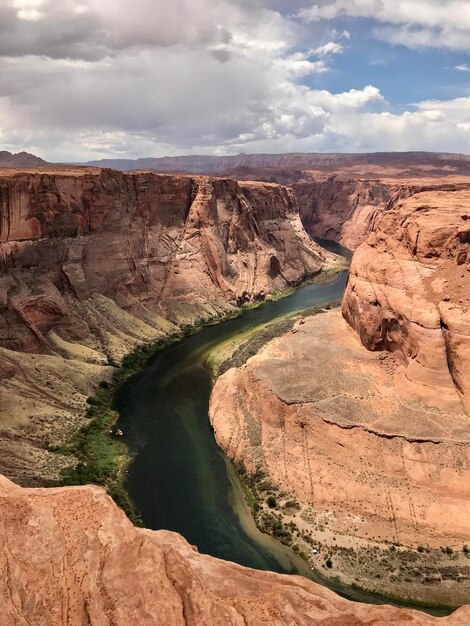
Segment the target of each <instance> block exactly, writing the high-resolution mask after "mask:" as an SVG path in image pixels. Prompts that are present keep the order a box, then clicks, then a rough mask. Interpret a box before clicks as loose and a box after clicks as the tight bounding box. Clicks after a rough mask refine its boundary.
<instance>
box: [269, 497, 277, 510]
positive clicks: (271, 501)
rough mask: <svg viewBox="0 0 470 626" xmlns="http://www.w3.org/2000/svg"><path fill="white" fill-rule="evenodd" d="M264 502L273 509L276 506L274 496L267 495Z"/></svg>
mask: <svg viewBox="0 0 470 626" xmlns="http://www.w3.org/2000/svg"><path fill="white" fill-rule="evenodd" d="M266 504H267V505H268V506H269V508H270V509H275V508H276V507H277V501H276V498H275V497H274V496H268V497H267V498H266Z"/></svg>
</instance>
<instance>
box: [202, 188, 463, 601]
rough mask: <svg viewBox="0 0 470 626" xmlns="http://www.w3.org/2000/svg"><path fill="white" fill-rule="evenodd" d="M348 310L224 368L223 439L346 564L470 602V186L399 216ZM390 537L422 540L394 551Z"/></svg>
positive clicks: (369, 582)
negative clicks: (294, 505) (469, 550)
mask: <svg viewBox="0 0 470 626" xmlns="http://www.w3.org/2000/svg"><path fill="white" fill-rule="evenodd" d="M342 312H343V315H344V318H345V320H347V322H348V323H349V325H350V326H348V325H347V323H346V321H345V320H344V319H342V317H341V315H340V313H339V312H338V311H336V312H330V313H324V314H321V315H318V316H315V317H311V318H309V319H307V320H306V321H304V320H301V321H300V322H298V323H297V325H296V326H295V327H294V329H293V331H292V332H290V333H289V334H287V335H285V336H283V337H280V338H279V339H275V340H273V341H271V342H270V343H269V344H267V345H266V346H265V347H264V348H263V349H262V350H261V351H260V352H259V353H258V354H257V355H256V356H255V357H253V358H252V359H250V360H249V361H248V362H247V363H246V365H244V366H243V367H239V368H238V369H232V370H229V371H228V372H227V373H226V374H224V375H223V376H222V377H221V378H219V380H218V381H217V383H216V385H215V388H214V392H213V395H212V399H211V409H210V411H211V419H212V423H213V425H214V429H215V432H216V437H217V440H218V441H219V443H220V445H221V446H222V448H223V449H224V450H226V451H227V453H228V454H229V456H230V457H231V458H233V459H235V460H236V461H239V462H243V463H244V464H245V465H246V466H247V468H248V470H249V471H250V472H252V473H254V472H255V471H256V470H261V471H262V472H264V473H265V474H266V476H267V477H268V479H269V480H271V481H272V482H273V483H274V485H276V486H277V488H278V489H279V490H281V491H282V492H285V496H283V497H282V498H281V496H279V498H280V501H279V507H278V510H279V511H280V513H281V514H282V515H284V512H285V510H287V513H285V515H286V520H287V521H289V520H291V521H292V520H293V521H295V523H296V524H297V526H298V527H299V528H300V529H301V530H302V532H304V533H305V532H307V533H309V532H311V533H313V535H312V537H313V541H314V544H315V543H317V542H318V543H323V544H324V545H325V546H326V547H327V548H326V549H327V550H329V551H330V552H331V554H332V555H333V557H332V560H333V567H332V568H331V573H333V575H335V574H336V575H340V576H341V577H342V578H343V579H345V580H349V581H350V582H354V581H359V582H360V584H362V585H364V586H366V587H368V588H370V589H376V590H380V589H381V590H388V591H389V593H394V594H398V595H400V596H402V597H403V596H404V595H412V596H413V597H415V598H420V599H423V600H424V599H428V600H431V599H434V600H437V599H438V600H440V601H445V602H451V603H452V602H457V603H459V602H460V603H461V602H465V601H468V598H469V597H470V582H469V581H470V568H469V563H468V559H467V558H466V556H465V553H463V552H462V549H463V546H465V545H466V544H468V543H470V542H469V540H470V474H469V472H470V469H469V468H470V386H469V385H470V191H468V190H462V189H460V190H455V191H453V192H449V191H446V192H444V191H433V192H429V191H428V192H422V193H417V194H415V195H413V196H411V197H410V198H407V199H405V200H402V201H397V202H396V203H395V205H394V206H393V207H391V208H390V209H389V210H387V211H386V212H384V214H383V215H382V217H381V218H380V219H379V220H378V221H377V226H376V232H374V233H373V234H371V235H370V236H369V237H368V239H367V240H366V241H365V242H364V243H363V244H362V245H361V246H359V248H358V250H357V251H356V253H355V255H354V257H353V261H352V265H351V270H350V277H349V280H348V285H347V288H346V291H345V295H344V298H343V304H342ZM292 499H294V500H295V501H297V502H298V503H299V505H300V512H297V513H296V512H295V510H294V512H293V511H289V505H288V502H289V501H290V500H292ZM286 507H287V508H286ZM385 542H393V543H395V544H396V545H401V546H406V547H408V548H414V550H411V551H408V552H407V551H406V550H405V551H404V552H403V555H402V556H401V557H400V554H401V552H400V551H397V553H396V554H395V553H394V555H393V558H391V557H390V553H389V552H388V551H386V552H384V545H385ZM418 546H421V549H420V552H417V551H416V548H417V547H418ZM424 546H426V547H428V548H429V552H428V551H427V548H426V550H425V549H424ZM445 546H448V548H449V549H448V553H449V554H450V555H452V556H451V558H450V560H448V562H446V561H445V557H443V554H442V551H440V550H439V549H440V548H442V549H443V548H444V547H445ZM370 549H373V550H374V551H377V550H379V551H378V552H374V555H373V558H371V557H370ZM433 549H434V550H433ZM348 550H353V555H354V557H351V554H350V553H348ZM452 550H453V551H454V552H455V554H454V555H453V554H452ZM368 551H369V552H368ZM400 559H401V560H400Z"/></svg>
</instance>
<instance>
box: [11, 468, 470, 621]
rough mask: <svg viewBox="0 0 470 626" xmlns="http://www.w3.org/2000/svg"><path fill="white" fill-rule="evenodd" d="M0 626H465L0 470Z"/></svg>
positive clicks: (93, 491) (82, 491)
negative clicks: (230, 558)
mask: <svg viewBox="0 0 470 626" xmlns="http://www.w3.org/2000/svg"><path fill="white" fill-rule="evenodd" d="M0 502H1V507H0V545H1V547H2V550H1V552H0V571H1V572H2V577H1V579H2V584H1V586H0V614H1V616H2V617H1V622H2V626H26V625H27V624H35V625H37V626H40V625H41V626H42V625H44V626H46V624H47V626H64V625H65V624H67V626H98V625H103V626H104V625H105V624H114V625H115V626H128V625H129V624H133V623H135V624H139V626H147V625H148V626H154V625H155V624H168V625H171V626H180V625H181V626H201V625H202V624H210V625H211V626H218V625H220V626H240V625H242V624H244V625H245V626H261V625H263V624H265V625H268V624H269V626H285V624H292V625H296V626H307V625H309V626H310V625H312V624H329V625H330V626H344V625H345V624H351V625H352V624H355V625H356V626H361V625H362V624H364V625H365V624H369V625H370V624H374V625H375V626H389V625H391V624H396V625H400V624H403V625H404V624H407V625H408V624H416V625H422V626H424V625H426V626H428V625H430V624H434V623H436V624H439V623H442V624H446V625H447V624H448V625H449V626H450V625H452V626H460V625H462V626H463V625H464V624H468V621H469V620H470V610H469V608H468V607H465V608H462V609H460V610H458V611H457V612H456V613H455V614H453V615H452V616H451V617H448V618H445V619H443V620H438V619H435V618H432V617H430V616H429V615H425V614H422V613H418V612H416V611H411V610H405V609H397V608H394V607H391V606H369V605H366V604H358V603H353V602H349V601H347V600H344V599H342V598H340V597H339V596H337V595H336V594H334V593H332V592H331V591H329V590H328V589H326V588H325V587H322V586H320V585H317V584H315V583H312V582H310V581H308V580H306V579H304V578H301V577H297V576H282V575H279V574H273V573H270V572H261V571H255V570H250V569H246V568H244V567H241V566H239V565H235V564H234V563H228V562H226V561H221V560H217V559H214V558H212V557H209V556H205V555H202V554H198V552H197V551H196V550H195V548H193V547H191V546H190V545H188V544H187V543H186V542H185V540H184V539H183V538H182V537H180V536H179V535H176V534H175V533H170V532H167V531H158V532H153V531H149V530H143V529H137V528H134V527H133V526H132V524H131V523H130V522H129V520H128V519H127V518H126V517H125V515H124V514H123V513H122V511H120V510H119V509H118V508H117V507H116V506H115V504H114V503H113V502H112V501H111V499H110V498H109V497H108V496H106V495H105V493H104V492H103V491H102V490H100V489H98V488H97V487H75V488H62V489H21V488H19V487H17V486H15V485H13V483H10V482H9V481H8V480H6V479H5V478H3V477H0Z"/></svg>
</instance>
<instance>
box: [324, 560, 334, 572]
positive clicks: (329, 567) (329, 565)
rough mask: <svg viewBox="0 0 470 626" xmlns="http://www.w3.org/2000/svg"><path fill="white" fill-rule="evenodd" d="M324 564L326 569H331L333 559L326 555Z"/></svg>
mask: <svg viewBox="0 0 470 626" xmlns="http://www.w3.org/2000/svg"><path fill="white" fill-rule="evenodd" d="M325 565H326V566H327V568H328V569H331V568H332V567H333V561H332V560H331V559H330V558H329V557H328V558H327V559H326V561H325Z"/></svg>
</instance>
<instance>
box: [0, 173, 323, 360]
mask: <svg viewBox="0 0 470 626" xmlns="http://www.w3.org/2000/svg"><path fill="white" fill-rule="evenodd" d="M0 197H1V207H0V242H3V243H2V244H1V247H0V263H1V266H0V269H1V283H0V294H1V296H2V299H1V301H0V345H2V346H3V347H6V348H9V349H12V350H20V351H31V352H49V351H50V349H52V350H54V347H55V343H56V342H55V339H54V338H53V339H52V340H50V339H49V338H48V335H49V334H50V332H51V331H55V332H56V333H58V334H59V335H60V337H61V339H62V340H64V341H79V342H81V343H83V341H84V340H86V339H87V338H88V337H90V335H91V333H90V323H91V322H89V321H88V320H87V315H83V312H82V311H77V310H74V307H75V309H77V303H78V309H80V308H81V307H80V304H81V303H83V302H87V301H88V300H89V299H90V298H92V296H96V295H97V294H99V295H100V296H101V297H102V298H101V302H102V303H103V297H104V298H107V299H110V300H111V301H112V302H114V303H116V304H117V305H118V306H119V307H120V308H121V309H124V310H125V311H126V312H129V313H131V314H133V315H135V316H136V317H138V318H140V319H142V320H144V321H146V322H149V323H150V324H151V325H155V319H156V318H157V319H158V317H159V316H160V317H163V318H165V319H167V320H171V321H172V322H175V323H181V322H182V321H183V322H184V321H194V320H195V319H197V318H204V317H206V318H207V317H210V316H211V315H213V314H214V313H220V312H223V311H226V310H228V309H230V306H235V305H237V304H238V305H239V304H241V303H243V302H245V301H249V300H256V299H261V298H263V297H265V296H266V295H267V294H268V293H272V292H273V291H276V290H279V289H282V288H285V287H287V286H291V285H297V284H299V283H300V282H301V281H302V280H304V279H305V278H307V277H309V276H313V275H315V274H317V273H319V272H320V271H321V268H322V264H323V262H324V260H325V256H324V254H323V253H322V252H321V251H320V249H319V248H318V247H317V246H315V244H313V243H312V242H311V241H310V240H309V238H308V237H307V236H306V234H305V232H304V231H303V229H302V226H301V223H300V220H299V216H298V211H297V207H296V204H295V201H294V199H293V196H292V192H290V191H289V190H288V189H287V188H284V187H280V186H277V185H269V184H262V183H243V184H238V183H237V182H236V181H234V180H223V179H209V178H204V177H196V178H194V177H183V176H179V177H177V176H164V175H156V174H152V173H145V172H142V173H132V174H122V173H120V172H113V171H109V170H101V171H99V170H90V169H88V170H87V169H83V170H77V171H73V172H69V171H66V170H64V171H60V170H59V171H53V172H51V173H48V172H47V171H41V172H37V173H33V172H31V173H30V172H23V173H21V172H19V173H11V174H3V176H0ZM98 304H99V303H96V302H95V303H94V305H93V306H92V308H93V309H98V308H99V306H98ZM110 306H112V305H110ZM88 308H89V307H88ZM78 313H80V314H78ZM80 318H81V319H80ZM157 326H158V324H157Z"/></svg>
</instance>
